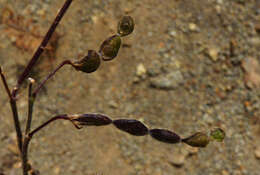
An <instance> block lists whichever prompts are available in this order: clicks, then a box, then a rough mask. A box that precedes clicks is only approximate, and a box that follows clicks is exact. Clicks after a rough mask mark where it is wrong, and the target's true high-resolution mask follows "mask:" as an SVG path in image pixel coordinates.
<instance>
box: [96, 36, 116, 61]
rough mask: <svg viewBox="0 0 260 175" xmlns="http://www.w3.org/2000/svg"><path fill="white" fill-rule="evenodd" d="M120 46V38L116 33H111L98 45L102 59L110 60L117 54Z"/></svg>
mask: <svg viewBox="0 0 260 175" xmlns="http://www.w3.org/2000/svg"><path fill="white" fill-rule="evenodd" d="M120 46H121V38H120V36H118V35H113V36H111V37H109V38H108V39H106V40H105V41H104V42H103V43H102V44H101V46H100V49H99V53H100V54H101V55H102V59H103V60H104V61H109V60H112V59H113V58H115V57H116V56H117V53H118V51H119V49H120Z"/></svg>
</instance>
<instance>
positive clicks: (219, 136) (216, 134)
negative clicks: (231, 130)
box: [210, 128, 226, 142]
mask: <svg viewBox="0 0 260 175" xmlns="http://www.w3.org/2000/svg"><path fill="white" fill-rule="evenodd" d="M225 136H226V134H225V132H224V131H223V130H222V129H221V128H215V129H213V130H212V131H210V137H211V138H212V139H213V140H216V141H218V142H222V141H223V140H224V138H225Z"/></svg>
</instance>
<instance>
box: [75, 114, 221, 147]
mask: <svg viewBox="0 0 260 175" xmlns="http://www.w3.org/2000/svg"><path fill="white" fill-rule="evenodd" d="M70 120H71V122H73V123H74V124H76V125H77V126H79V127H82V126H104V125H109V124H113V125H114V126H115V127H116V128H118V129H119V130H121V131H124V132H126V133H128V134H131V135H134V136H145V135H150V136H151V137H152V138H154V139H155V140H158V141H161V142H164V143H169V144H175V143H180V142H183V143H185V144H188V145H190V146H192V147H206V146H207V145H208V144H209V142H210V141H213V140H215V141H218V142H221V141H223V139H224V138H225V132H224V131H223V130H222V129H220V128H215V129H213V130H212V131H210V133H209V134H207V133H203V132H197V133H195V134H193V135H191V136H189V137H186V138H181V137H180V136H179V135H178V134H176V133H174V132H172V131H170V130H167V129H148V128H147V127H146V126H145V125H144V124H143V123H142V122H140V121H138V120H135V119H117V120H112V119H110V118H109V117H108V116H106V115H104V114H77V115H71V116H70Z"/></svg>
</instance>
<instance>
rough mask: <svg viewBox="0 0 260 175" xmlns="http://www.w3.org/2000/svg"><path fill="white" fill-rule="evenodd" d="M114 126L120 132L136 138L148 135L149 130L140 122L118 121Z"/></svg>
mask: <svg viewBox="0 0 260 175" xmlns="http://www.w3.org/2000/svg"><path fill="white" fill-rule="evenodd" d="M113 124H114V125H115V126H116V127H117V128H118V129H120V130H122V131H125V132H127V133H129V134H132V135H135V136H144V135H147V134H148V128H147V127H146V126H145V125H144V124H143V123H141V122H140V121H138V120H128V119H118V120H114V121H113Z"/></svg>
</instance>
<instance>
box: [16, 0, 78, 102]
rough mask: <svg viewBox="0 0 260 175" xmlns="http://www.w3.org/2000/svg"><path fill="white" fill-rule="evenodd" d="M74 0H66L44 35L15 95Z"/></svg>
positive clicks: (20, 79)
mask: <svg viewBox="0 0 260 175" xmlns="http://www.w3.org/2000/svg"><path fill="white" fill-rule="evenodd" d="M72 1H73V0H66V1H65V3H64V5H63V7H62V8H61V9H60V11H59V12H58V14H57V16H56V18H55V20H54V21H53V23H52V25H51V27H50V28H49V30H48V32H47V33H46V35H45V36H44V39H43V40H42V42H41V44H40V46H39V47H38V49H37V50H36V52H35V53H34V55H33V57H32V58H31V60H30V62H29V64H28V65H27V67H26V68H25V70H24V72H23V73H22V75H21V76H20V77H19V80H18V82H17V85H16V88H15V89H14V90H13V94H12V95H13V97H15V96H16V94H17V92H18V91H19V89H20V86H21V85H22V83H23V82H24V80H25V79H26V78H27V76H28V75H29V73H30V72H31V70H32V68H33V66H34V65H35V63H36V62H37V61H38V60H39V58H40V56H41V54H42V52H43V51H44V50H45V47H46V46H47V44H48V42H49V40H50V38H51V36H52V34H53V33H54V31H55V29H56V27H57V26H58V24H59V22H60V21H61V19H62V17H63V16H64V14H65V12H66V11H67V10H68V8H69V6H70V4H71V2H72Z"/></svg>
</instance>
